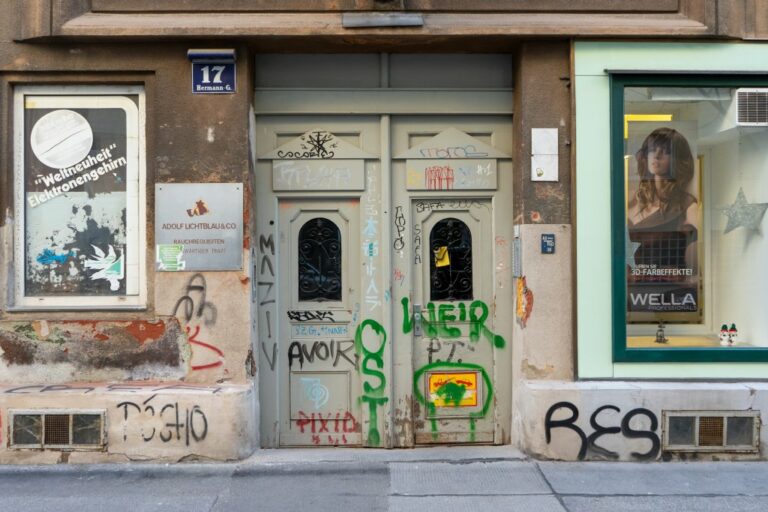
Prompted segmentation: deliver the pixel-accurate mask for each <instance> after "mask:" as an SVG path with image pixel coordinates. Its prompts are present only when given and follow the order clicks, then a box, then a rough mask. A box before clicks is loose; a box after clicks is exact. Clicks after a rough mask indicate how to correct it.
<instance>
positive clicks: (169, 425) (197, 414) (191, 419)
mask: <svg viewBox="0 0 768 512" xmlns="http://www.w3.org/2000/svg"><path fill="white" fill-rule="evenodd" d="M156 396H157V395H152V396H151V397H149V398H147V399H146V400H144V401H143V402H142V403H141V405H139V404H137V403H135V402H129V401H126V402H120V403H119V404H117V406H116V407H117V408H118V409H120V408H121V407H122V408H123V421H125V422H126V423H128V419H129V417H130V416H132V415H131V414H130V411H133V410H135V411H136V412H137V413H138V415H139V416H140V420H143V421H151V420H152V418H157V419H158V420H159V421H160V422H161V424H162V426H161V429H160V431H159V432H158V429H157V427H154V426H153V427H152V430H151V432H149V434H148V435H147V433H146V432H145V430H144V427H143V426H142V428H141V438H142V440H143V441H144V442H145V443H148V442H150V441H152V440H153V439H155V436H156V435H157V438H158V439H160V441H162V442H163V443H168V442H170V441H172V440H173V439H174V434H175V440H176V441H181V440H182V438H183V439H184V443H185V444H186V446H189V443H190V441H194V442H198V443H199V442H200V441H203V440H205V438H206V436H207V435H208V418H207V417H206V416H205V413H204V412H203V410H202V408H201V407H200V406H199V405H193V406H192V408H191V409H190V408H186V409H184V410H183V411H182V410H181V409H180V408H179V403H178V402H173V403H167V404H164V405H162V406H157V408H156V407H155V406H154V405H152V404H150V402H151V401H152V400H154V398H155V397H156ZM142 406H143V408H142ZM182 414H183V416H182ZM135 416H136V415H133V417H135ZM127 439H128V433H127V431H124V433H123V441H125V440H127Z"/></svg>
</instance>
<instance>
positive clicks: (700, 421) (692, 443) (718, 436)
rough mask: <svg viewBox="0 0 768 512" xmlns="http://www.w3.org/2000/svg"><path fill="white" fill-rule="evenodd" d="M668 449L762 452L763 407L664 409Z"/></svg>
mask: <svg viewBox="0 0 768 512" xmlns="http://www.w3.org/2000/svg"><path fill="white" fill-rule="evenodd" d="M662 416H663V423H662V424H663V433H662V445H663V449H664V450H665V451H679V452H723V453H725V452H732V453H735V452H748V453H758V452H759V439H760V432H759V428H760V412H759V411H751V410H750V411H662Z"/></svg>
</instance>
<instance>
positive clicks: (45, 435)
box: [8, 409, 106, 450]
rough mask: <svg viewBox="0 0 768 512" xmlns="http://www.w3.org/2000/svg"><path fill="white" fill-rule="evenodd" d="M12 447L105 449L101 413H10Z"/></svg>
mask: <svg viewBox="0 0 768 512" xmlns="http://www.w3.org/2000/svg"><path fill="white" fill-rule="evenodd" d="M8 415H9V418H10V423H11V442H10V447H11V448H38V449H40V448H52V449H64V448H72V449H89V450H98V449H101V448H103V447H104V444H105V442H106V436H105V434H104V417H105V411H104V410H74V411H72V410H49V409H45V410H41V409H38V410H10V411H8Z"/></svg>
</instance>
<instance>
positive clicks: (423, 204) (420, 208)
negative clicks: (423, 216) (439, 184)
mask: <svg viewBox="0 0 768 512" xmlns="http://www.w3.org/2000/svg"><path fill="white" fill-rule="evenodd" d="M415 207H416V212H417V213H422V212H429V211H432V210H441V209H443V208H445V203H444V202H443V201H440V200H439V199H435V200H431V201H416V204H415Z"/></svg>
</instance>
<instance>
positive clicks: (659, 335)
mask: <svg viewBox="0 0 768 512" xmlns="http://www.w3.org/2000/svg"><path fill="white" fill-rule="evenodd" d="M668 341H669V340H668V339H667V337H666V336H665V335H664V321H663V320H662V321H660V322H659V328H658V329H656V343H667V342H668Z"/></svg>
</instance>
